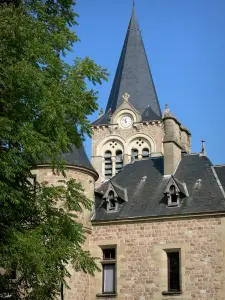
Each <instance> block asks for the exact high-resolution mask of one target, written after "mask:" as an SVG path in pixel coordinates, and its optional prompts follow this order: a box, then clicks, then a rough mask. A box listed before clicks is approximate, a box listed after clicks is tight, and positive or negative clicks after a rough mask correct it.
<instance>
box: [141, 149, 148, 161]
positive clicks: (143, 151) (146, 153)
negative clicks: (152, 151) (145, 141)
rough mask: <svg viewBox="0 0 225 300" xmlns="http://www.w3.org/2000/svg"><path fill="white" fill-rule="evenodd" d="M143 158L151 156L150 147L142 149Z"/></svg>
mask: <svg viewBox="0 0 225 300" xmlns="http://www.w3.org/2000/svg"><path fill="white" fill-rule="evenodd" d="M142 158H143V159H145V158H149V149H148V148H144V149H143V150H142Z"/></svg>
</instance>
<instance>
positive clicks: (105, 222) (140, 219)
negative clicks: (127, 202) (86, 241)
mask: <svg viewBox="0 0 225 300" xmlns="http://www.w3.org/2000/svg"><path fill="white" fill-rule="evenodd" d="M209 217H211V218H213V217H215V218H219V217H225V211H224V212H212V213H198V214H186V215H173V216H159V217H134V218H127V219H123V220H103V221H92V225H93V226H101V225H111V224H129V223H149V222H163V221H177V220H185V219H198V218H209Z"/></svg>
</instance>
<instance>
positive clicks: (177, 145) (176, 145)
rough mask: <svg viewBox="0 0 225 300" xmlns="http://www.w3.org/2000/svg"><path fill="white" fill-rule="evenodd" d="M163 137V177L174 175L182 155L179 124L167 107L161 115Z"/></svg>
mask: <svg viewBox="0 0 225 300" xmlns="http://www.w3.org/2000/svg"><path fill="white" fill-rule="evenodd" d="M163 122H164V130H165V135H164V139H163V148H164V175H172V174H174V172H175V170H176V168H177V166H178V164H179V162H180V160H181V153H182V144H181V130H180V125H181V124H180V123H179V122H178V120H177V119H176V118H175V117H174V116H173V115H172V114H171V113H170V111H169V108H168V105H166V107H165V111H164V114H163Z"/></svg>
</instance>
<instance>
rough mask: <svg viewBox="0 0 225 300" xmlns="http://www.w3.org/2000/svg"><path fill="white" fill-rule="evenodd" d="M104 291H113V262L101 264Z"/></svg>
mask: <svg viewBox="0 0 225 300" xmlns="http://www.w3.org/2000/svg"><path fill="white" fill-rule="evenodd" d="M103 272H104V286H103V292H104V293H115V264H107V265H103Z"/></svg>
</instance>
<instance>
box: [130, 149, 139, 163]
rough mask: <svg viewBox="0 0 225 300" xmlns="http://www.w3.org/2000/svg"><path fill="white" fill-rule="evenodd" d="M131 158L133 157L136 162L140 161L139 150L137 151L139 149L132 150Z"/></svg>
mask: <svg viewBox="0 0 225 300" xmlns="http://www.w3.org/2000/svg"><path fill="white" fill-rule="evenodd" d="M131 156H132V157H133V158H134V159H135V160H138V150H137V149H132V150H131Z"/></svg>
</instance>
